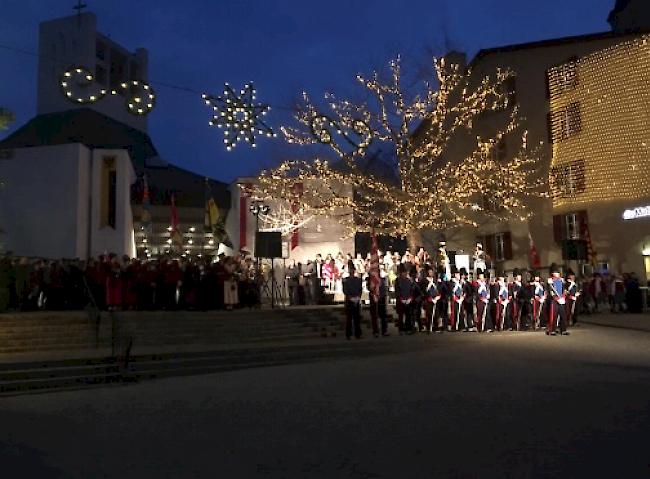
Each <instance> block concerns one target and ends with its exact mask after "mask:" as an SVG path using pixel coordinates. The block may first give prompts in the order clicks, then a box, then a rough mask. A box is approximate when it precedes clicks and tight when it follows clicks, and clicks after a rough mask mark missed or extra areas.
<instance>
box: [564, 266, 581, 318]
mask: <svg viewBox="0 0 650 479" xmlns="http://www.w3.org/2000/svg"><path fill="white" fill-rule="evenodd" d="M566 290H567V301H566V317H567V324H568V325H571V326H575V325H576V323H577V322H578V311H577V310H576V304H577V303H578V298H579V297H580V295H581V294H582V293H581V291H580V288H579V287H578V284H577V283H576V274H575V273H574V272H573V270H571V269H569V271H568V272H567V285H566Z"/></svg>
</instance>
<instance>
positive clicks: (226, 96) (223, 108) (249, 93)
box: [203, 83, 275, 151]
mask: <svg viewBox="0 0 650 479" xmlns="http://www.w3.org/2000/svg"><path fill="white" fill-rule="evenodd" d="M203 100H205V104H206V105H210V106H211V107H212V109H213V110H214V111H215V115H214V117H213V118H212V120H210V126H215V125H216V126H217V127H219V128H223V129H224V132H223V134H224V139H223V142H224V144H225V145H226V149H227V150H228V151H230V150H232V149H233V148H234V147H235V145H236V143H237V142H238V141H240V140H246V141H247V142H248V143H250V144H251V146H253V147H255V135H256V134H259V135H266V136H267V137H275V133H274V132H273V130H272V129H271V127H270V126H268V125H267V124H266V123H264V121H262V119H261V117H262V116H264V115H266V113H267V112H268V111H269V110H270V109H271V107H269V106H268V105H263V104H261V103H257V104H256V103H255V89H254V88H253V84H252V83H247V84H246V85H244V88H243V89H242V90H240V91H239V95H238V94H237V93H236V92H235V91H234V90H233V89H232V88H231V87H230V85H228V84H227V83H226V85H225V87H224V89H223V95H221V96H211V95H207V94H204V95H203Z"/></svg>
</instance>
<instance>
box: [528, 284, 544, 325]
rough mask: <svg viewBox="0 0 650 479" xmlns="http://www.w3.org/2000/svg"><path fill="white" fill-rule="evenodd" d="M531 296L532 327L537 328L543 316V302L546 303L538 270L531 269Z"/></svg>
mask: <svg viewBox="0 0 650 479" xmlns="http://www.w3.org/2000/svg"><path fill="white" fill-rule="evenodd" d="M531 289H532V296H533V297H532V298H531V302H532V304H533V329H535V330H537V329H539V327H540V322H541V319H542V317H543V310H544V304H545V303H546V289H544V285H543V284H542V281H541V278H540V275H539V271H533V284H532V288H531Z"/></svg>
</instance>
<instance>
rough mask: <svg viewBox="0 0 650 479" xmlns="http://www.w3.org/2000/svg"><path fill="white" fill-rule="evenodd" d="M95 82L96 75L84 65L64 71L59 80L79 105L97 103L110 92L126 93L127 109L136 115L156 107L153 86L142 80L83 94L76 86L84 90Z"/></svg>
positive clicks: (73, 101)
mask: <svg viewBox="0 0 650 479" xmlns="http://www.w3.org/2000/svg"><path fill="white" fill-rule="evenodd" d="M94 84H95V77H94V76H93V74H92V73H91V72H90V71H89V70H88V69H87V68H85V67H82V66H75V67H72V68H70V69H68V70H66V71H65V72H63V75H62V76H61V80H60V82H59V86H60V87H61V92H62V93H63V96H65V97H66V98H67V99H68V100H69V101H71V102H72V103H76V104H78V105H85V104H91V103H96V102H98V101H100V100H102V99H103V98H105V97H106V96H107V95H108V94H109V93H110V94H111V95H118V94H124V96H125V106H126V109H127V111H128V112H129V113H132V114H134V115H138V116H141V115H147V114H149V113H151V111H152V110H153V109H154V107H155V104H156V95H155V93H154V90H153V88H151V86H150V85H149V84H147V83H146V82H143V81H141V80H129V81H128V82H124V83H122V84H120V88H119V89H117V90H111V91H110V92H109V91H108V90H107V89H105V88H101V89H99V90H97V91H94V92H90V93H83V94H82V93H81V92H78V91H75V87H76V89H79V90H82V91H83V90H86V89H87V88H89V87H90V86H91V85H94Z"/></svg>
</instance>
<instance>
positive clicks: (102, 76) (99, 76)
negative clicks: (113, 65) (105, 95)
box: [95, 65, 106, 85]
mask: <svg viewBox="0 0 650 479" xmlns="http://www.w3.org/2000/svg"><path fill="white" fill-rule="evenodd" d="M95 81H96V82H97V83H99V84H100V85H106V68H104V67H103V66H101V65H97V66H96V67H95Z"/></svg>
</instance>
